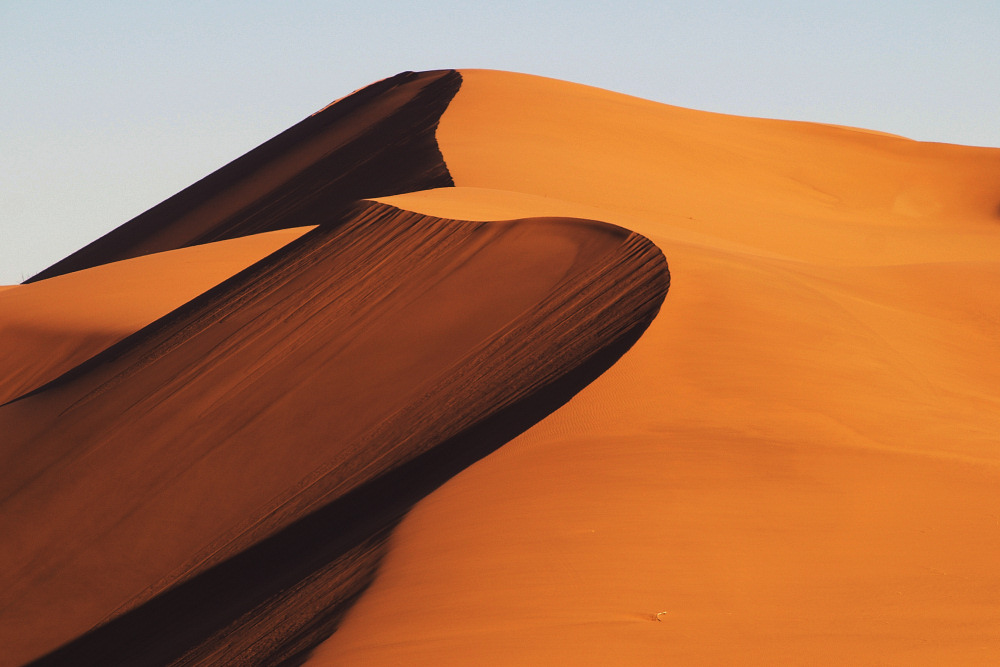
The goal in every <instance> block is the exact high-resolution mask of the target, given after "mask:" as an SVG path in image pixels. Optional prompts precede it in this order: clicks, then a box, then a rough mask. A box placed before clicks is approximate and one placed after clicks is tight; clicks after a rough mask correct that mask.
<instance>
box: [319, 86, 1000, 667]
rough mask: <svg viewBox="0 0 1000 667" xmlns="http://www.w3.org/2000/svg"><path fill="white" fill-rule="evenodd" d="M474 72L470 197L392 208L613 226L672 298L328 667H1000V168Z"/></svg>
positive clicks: (407, 547)
mask: <svg viewBox="0 0 1000 667" xmlns="http://www.w3.org/2000/svg"><path fill="white" fill-rule="evenodd" d="M462 76H463V83H462V88H461V89H460V91H459V93H458V94H457V95H456V97H455V99H454V100H453V102H452V103H451V105H450V106H449V107H448V109H447V111H446V112H445V113H444V115H443V117H442V120H441V123H440V126H439V130H438V140H439V145H440V147H441V151H442V154H443V156H444V159H445V162H446V163H447V165H448V168H449V171H450V173H451V174H452V177H453V178H454V180H455V184H456V186H458V187H456V188H449V189H439V190H433V191H428V192H423V193H414V194H412V195H403V196H398V197H391V198H388V199H385V200H383V201H386V202H389V203H392V204H393V205H395V206H400V207H403V208H408V209H412V210H417V211H421V212H425V213H429V214H433V215H442V216H452V217H457V218H463V219H497V218H509V217H519V216H523V215H527V214H533V215H573V216H581V217H588V218H597V219H602V220H607V221H609V222H613V223H615V224H618V225H621V226H623V227H626V228H629V229H633V230H635V231H638V232H640V233H642V234H643V235H645V236H646V237H648V238H650V239H651V240H653V241H654V242H655V243H656V244H657V245H658V246H659V247H660V248H661V249H662V250H663V251H664V253H665V254H666V256H667V258H668V261H669V262H670V266H671V273H672V275H673V286H672V289H671V292H670V295H669V296H668V297H667V299H666V301H665V303H664V306H663V309H662V311H661V313H660V315H659V316H658V318H657V319H656V320H655V321H654V322H653V324H652V326H651V327H650V328H649V329H648V331H647V332H646V333H645V335H644V336H643V337H642V338H641V339H640V340H639V342H638V343H637V344H636V346H635V347H634V348H633V349H632V350H630V351H629V352H628V353H627V354H626V355H625V356H624V357H623V359H622V360H621V361H620V362H619V363H618V364H616V365H615V366H613V367H612V368H611V369H610V370H609V371H608V372H607V373H605V374H604V375H602V376H601V377H600V378H598V379H597V380H596V381H595V382H594V383H593V384H591V385H590V386H588V387H587V388H586V389H584V390H583V391H582V392H581V393H580V394H578V395H577V396H576V397H575V398H574V399H573V400H572V401H571V402H570V403H569V404H567V405H566V406H564V407H563V408H562V409H560V410H558V411H557V412H555V413H554V414H552V415H550V416H549V417H548V418H547V419H545V420H544V421H543V422H541V423H539V424H538V425H536V426H535V427H534V428H532V429H530V430H529V431H527V432H526V433H524V434H523V435H522V436H520V437H518V438H516V439H515V440H514V441H512V442H511V443H509V444H508V445H506V446H505V447H503V448H502V449H501V450H499V451H497V452H496V453H494V454H493V455H491V456H490V457H488V458H487V459H485V460H483V461H481V462H480V463H478V464H476V465H474V466H472V467H471V468H469V469H468V470H466V471H464V472H463V473H461V474H459V475H458V476H456V477H455V478H454V479H452V480H451V481H450V482H449V483H448V484H447V485H445V486H444V487H443V488H442V489H440V490H439V491H437V492H436V493H434V494H432V495H431V496H430V497H428V498H427V499H426V500H425V501H423V502H421V503H420V504H419V505H418V506H417V507H416V508H415V509H414V511H413V512H411V513H410V514H409V515H408V516H407V518H406V519H405V520H404V521H403V522H402V524H401V526H400V527H399V529H398V530H397V531H396V532H395V533H394V535H393V538H392V542H391V549H390V552H389V555H388V557H387V559H386V561H385V562H384V563H383V565H382V567H381V569H380V571H379V574H378V576H377V578H376V579H375V581H374V583H373V584H372V586H371V588H370V589H369V590H368V591H367V592H366V593H365V595H364V596H363V597H362V598H361V600H360V601H359V603H358V604H357V605H356V606H355V607H354V608H353V609H352V611H351V612H350V613H349V615H348V617H347V619H346V621H345V622H344V624H343V625H342V626H341V627H340V629H339V630H338V632H337V633H336V634H335V635H334V636H333V637H332V638H331V639H330V640H329V641H328V642H327V643H326V644H324V645H323V646H322V647H321V648H320V649H319V650H318V651H317V652H316V653H315V654H314V658H313V660H312V662H310V663H309V664H315V665H325V664H330V665H333V664H337V665H354V664H356V665H389V664H404V663H405V664H434V665H443V664H454V665H460V664H490V665H493V664H509V665H514V664H517V665H524V664H576V665H580V664H587V665H607V664H873V665H875V664H877V665H887V664H896V665H913V664H930V665H940V664H963V665H986V664H996V663H997V662H1000V568H998V567H997V565H996V563H997V560H998V556H1000V346H998V334H1000V150H996V149H980V148H969V147H960V146H950V145H941V144H925V143H918V142H913V141H909V140H906V139H903V138H898V137H892V136H884V135H878V134H872V133H867V132H862V131H856V130H851V129H847V128H837V127H831V126H822V125H812V124H805V123H790V122H780V121H770V120H758V119H747V118H737V117H727V116H721V115H714V114H708V113H703V112H696V111H689V110H685V109H679V108H673V107H668V106H664V105H659V104H654V103H651V102H646V101H643V100H639V99H634V98H629V97H625V96H622V95H617V94H613V93H608V92H605V91H601V90H596V89H592V88H586V87H583V86H577V85H573V84H567V83H563V82H558V81H552V80H547V79H541V78H536V77H529V76H524V75H515V74H506V73H499V72H488V71H463V72H462ZM661 612H662V613H661Z"/></svg>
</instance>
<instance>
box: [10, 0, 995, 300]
mask: <svg viewBox="0 0 1000 667" xmlns="http://www.w3.org/2000/svg"><path fill="white" fill-rule="evenodd" d="M448 67H456V68H462V67H484V68H491V69H507V70H514V71H520V72H530V73H533V74H541V75H544V76H551V77H556V78H560V79H567V80H570V81H577V82H580V83H587V84H590V85H595V86H600V87H602V88H609V89H612V90H617V91H621V92H624V93H629V94H632V95H638V96H640V97H645V98H648V99H652V100H657V101H660V102H666V103H669V104H676V105H680V106H686V107H692V108H697V109H706V110H710V111H719V112H725V113H734V114H742V115H751V116H766V117H773V118H788V119H797V120H814V121H822V122H830V123H839V124H844V125H855V126H860V127H867V128H872V129H878V130H883V131H887V132H893V133H896V134H902V135H905V136H909V137H911V138H914V139H920V140H924V141H946V142H952V143H964V144H975V145H988V146H1000V114H998V110H1000V0H955V1H953V2H944V1H943V0H942V1H940V2H926V1H924V2H921V1H919V0H910V1H903V0H882V1H877V0H869V1H867V2H856V1H853V0H840V1H839V2H825V1H821V0H820V1H817V0H802V1H800V2H790V1H785V2H783V1H780V0H759V1H757V2H737V1H731V2H722V1H719V0H714V1H713V0H702V1H694V0H692V1H690V2H670V1H666V2H637V1H632V2H629V1H623V0H619V1H618V2H596V1H577V2H522V1H520V0H508V1H506V2H499V1H497V0H494V1H492V2H474V1H469V0H465V1H463V2H453V1H451V0H445V1H440V2H435V3H416V2H414V3H404V2H386V1H384V0H370V1H367V2H349V3H348V2H317V1H305V2H296V1H295V0H287V1H286V2H254V1H252V0H244V1H239V2H235V1H224V2H212V1H211V0H201V1H200V2H186V1H181V0H175V1H174V2H162V3H153V2H134V1H133V2H113V1H105V2H102V1H100V0H89V1H79V2H73V1H58V0H0V91H2V96H0V155H2V159H0V284H2V283H14V282H20V280H21V279H22V277H27V276H29V275H31V274H33V273H35V272H37V271H39V270H41V269H43V268H45V267H46V266H48V265H49V264H51V263H52V262H54V261H56V260H57V259H59V258H61V257H63V256H65V255H67V254H69V253H70V252H72V251H73V250H76V249H77V248H79V247H80V246H82V245H84V244H86V243H87V242H89V241H91V240H93V239H95V238H97V237H98V236H100V235H101V234H103V233H105V232H107V231H108V230H110V229H112V228H114V227H116V226H118V225H119V224H121V223H123V222H125V221H126V220H128V219H129V218H131V217H133V216H135V215H137V214H139V213H141V212H142V211H144V210H146V209H148V208H149V207H151V206H153V205H155V204H156V203H158V202H160V201H161V200H163V199H165V198H166V197H168V196H170V195H171V194H173V193H174V192H176V191H178V190H180V189H181V188H183V187H185V186H187V185H189V184H191V183H192V182H194V181H195V180H197V179H199V178H201V177H202V176H204V175H205V174H207V173H209V172H211V171H213V170H214V169H216V168H218V167H220V166H222V165H223V164H225V163H226V162H228V161H230V160H232V159H234V158H236V157H238V156H240V155H242V154H243V153H245V152H246V151H247V150H249V149H251V148H253V147H254V146H256V145H257V144H259V143H261V142H262V141H264V140H266V139H268V138H269V137H271V136H274V135H275V134H277V133H278V132H280V131H282V130H284V129H285V128H287V127H288V126H290V125H292V124H293V123H295V122H297V121H298V120H300V119H301V118H303V117H304V116H306V115H308V114H309V113H312V112H313V111H315V110H316V109H318V108H320V107H322V106H324V105H325V104H327V103H328V102H329V101H330V100H332V99H335V98H337V97H341V96H343V95H344V94H346V93H348V92H350V91H351V90H354V89H356V88H359V87H361V86H363V85H365V84H367V83H370V82H372V81H374V80H377V79H380V78H383V77H386V76H389V75H392V74H395V73H397V72H400V71H402V70H407V69H410V70H423V69H438V68H448ZM998 188H1000V184H998Z"/></svg>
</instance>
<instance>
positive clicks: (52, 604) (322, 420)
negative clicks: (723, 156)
mask: <svg viewBox="0 0 1000 667" xmlns="http://www.w3.org/2000/svg"><path fill="white" fill-rule="evenodd" d="M668 280H669V278H668V274H667V270H666V264H665V262H664V259H663V256H662V254H661V253H660V252H659V251H658V250H657V249H656V247H655V246H653V245H652V244H651V243H649V242H648V241H646V240H645V239H643V238H642V237H641V236H639V235H637V234H633V233H631V232H628V231H626V230H622V229H620V228H617V227H613V226H610V225H607V224H604V223H600V222H593V221H585V220H575V219H574V220H569V219H564V218H534V219H527V220H518V221H510V222H493V223H481V222H460V221H454V220H446V219H440V218H433V217H427V216H424V215H420V214H415V213H409V212H405V211H400V210H399V209H396V208H393V207H390V206H386V205H384V204H376V203H363V204H360V205H358V206H357V207H356V208H354V209H352V210H351V211H350V212H349V213H347V214H345V215H344V216H343V217H342V218H340V219H336V220H332V221H330V223H329V224H325V225H321V226H320V227H318V228H316V229H314V230H312V231H310V232H308V233H306V234H305V235H303V236H301V237H300V238H298V239H297V240H295V241H293V242H291V243H290V244H288V245H286V246H285V247H283V248H282V249H280V250H278V251H277V252H275V253H273V254H271V255H270V256H268V257H266V258H265V259H263V260H261V261H260V262H258V263H257V264H255V265H253V266H252V267H250V268H248V269H246V270H244V271H242V272H240V273H238V274H236V275H235V276H233V277H232V278H230V279H228V280H226V281H224V282H223V283H221V284H220V285H218V286H217V287H215V288H213V289H211V290H209V291H208V292H206V293H204V294H202V295H201V296H199V297H197V298H195V299H194V300H192V301H191V302H189V303H188V304H186V305H185V306H183V307H181V308H179V309H177V310H175V311H173V312H172V313H170V314H169V315H167V316H165V317H164V318H161V319H159V320H157V321H156V322H153V323H152V324H150V325H148V326H146V327H144V328H143V329H141V330H140V331H138V332H137V333H135V334H133V335H131V336H129V337H127V338H125V339H124V340H122V341H121V342H119V343H117V344H116V345H114V346H113V347H111V348H109V350H107V351H105V352H104V353H101V354H100V355H98V356H96V357H94V358H93V359H91V360H90V361H88V362H86V363H85V364H82V365H81V366H79V367H77V368H75V369H73V370H72V371H70V372H68V373H66V374H65V375H63V376H61V377H60V378H57V379H56V380H54V381H52V382H50V383H48V384H47V385H45V386H43V387H41V388H40V389H39V390H37V391H35V392H34V393H32V394H30V395H28V396H27V397H24V398H22V399H20V400H17V401H15V402H12V403H8V404H7V405H5V406H3V407H2V408H0V432H3V433H5V434H6V438H5V440H4V441H3V444H2V449H0V469H3V470H4V474H3V475H2V477H0V534H3V535H4V536H5V539H4V540H3V542H2V544H0V565H2V567H0V590H3V591H4V597H3V605H2V607H0V633H2V635H0V645H2V646H4V651H3V655H2V656H0V663H2V664H5V665H6V664H9V665H16V664H21V663H23V662H24V661H26V660H29V659H32V658H39V656H43V654H46V653H47V652H51V651H53V649H56V648H57V647H59V646H60V645H62V644H66V645H65V646H63V647H62V648H60V649H59V650H56V651H55V652H52V653H48V655H45V656H44V657H41V658H40V659H39V661H38V662H37V664H45V665H108V664H168V663H173V662H175V661H178V664H181V663H182V664H213V665H223V664H224V665H231V664H276V663H278V662H280V661H281V660H285V659H294V658H295V656H297V655H300V654H301V653H302V652H303V651H307V650H308V649H310V648H311V647H312V646H313V645H315V644H316V643H317V642H318V641H320V640H321V639H323V638H324V637H326V636H328V635H329V633H330V632H331V631H332V629H333V627H334V625H335V623H336V622H337V619H338V618H339V615H340V614H341V613H342V611H343V609H344V608H345V607H346V605H347V604H348V603H349V602H350V601H351V600H352V599H353V598H354V596H355V595H356V594H357V593H358V591H359V590H361V589H362V588H363V587H364V586H365V585H366V584H367V582H368V580H369V579H370V576H371V574H372V572H373V569H374V567H375V565H376V563H377V561H378V558H379V555H380V553H381V550H380V548H381V544H382V543H383V541H384V537H385V533H386V531H387V530H388V529H389V528H390V527H391V526H392V525H393V523H394V522H395V521H396V520H397V519H398V517H399V516H400V515H401V514H402V513H403V512H405V511H406V509H407V508H408V506H409V505H410V504H412V503H413V502H415V501H416V500H417V499H419V498H420V497H422V496H423V495H426V493H428V492H430V491H431V490H432V489H433V488H434V486H436V485H437V484H439V483H441V482H442V481H444V480H445V479H447V478H448V477H449V476H451V475H452V474H454V473H455V472H457V470H458V469H461V467H463V466H464V465H467V464H468V463H470V462H471V461H472V460H475V459H476V458H478V457H479V456H482V455H483V454H485V453H486V452H488V451H489V450H491V449H493V448H495V447H498V446H499V445H501V444H503V442H505V441H506V440H507V439H509V438H510V437H513V436H514V435H515V434H516V433H517V432H518V431H519V430H523V428H526V427H527V426H528V425H530V424H531V423H533V422H534V421H537V419H539V418H540V417H542V416H543V415H544V414H545V413H547V412H548V411H551V410H552V409H554V408H555V407H556V406H557V405H558V404H560V403H561V402H564V401H565V400H566V398H568V397H569V396H570V395H572V393H574V392H575V391H577V390H579V388H580V387H581V386H582V385H583V384H585V383H586V382H588V381H589V380H591V379H592V378H593V376H595V375H596V374H597V373H599V372H601V371H602V370H604V368H606V367H607V366H608V365H609V364H610V363H612V362H613V361H614V359H615V358H617V356H619V355H620V354H621V353H622V351H623V350H624V348H625V347H627V346H629V345H630V344H631V343H632V342H633V341H634V340H635V339H636V337H637V336H638V335H639V333H640V332H641V331H642V330H643V329H644V328H645V327H646V326H647V325H648V324H649V322H650V321H651V320H652V318H653V316H654V315H655V313H656V311H657V309H658V308H659V305H660V303H661V301H662V299H663V296H664V294H665V293H666V289H667V286H668ZM92 628H94V629H93V630H92V631H91V632H90V633H89V634H84V633H87V631H88V630H91V629H92ZM67 642H68V643H67Z"/></svg>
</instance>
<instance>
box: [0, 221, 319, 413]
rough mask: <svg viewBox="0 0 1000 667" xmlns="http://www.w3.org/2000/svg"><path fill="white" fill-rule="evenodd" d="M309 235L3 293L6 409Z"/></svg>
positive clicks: (138, 262) (0, 374) (172, 255)
mask: <svg viewBox="0 0 1000 667" xmlns="http://www.w3.org/2000/svg"><path fill="white" fill-rule="evenodd" d="M308 229H309V228H308V227H303V228H298V229H284V230H279V231H276V232H267V233H264V234H257V235H255V236H250V237H242V238H238V239H232V240H229V241H220V242H217V243H211V244H208V245H203V246H195V247H192V248H182V249H179V250H172V251H167V252H162V253H156V254H152V255H145V256H143V257H138V258H134V259H128V260H122V261H120V262H112V263H111V264H102V265H100V266H96V267H93V268H90V269H85V270H82V271H76V272H74V273H68V274H64V275H60V276H55V277H53V278H49V279H48V280H42V281H39V282H36V283H29V284H25V285H10V286H5V288H0V404H3V403H5V402H7V401H9V400H11V399H14V398H16V397H18V396H20V395H22V394H24V393H26V392H29V391H31V390H33V389H36V388H38V387H39V386H41V385H42V384H44V383H45V382H48V381H49V380H52V379H54V378H56V377H58V376H59V375H61V374H62V373H64V372H66V371H68V370H69V369H71V368H73V367H74V366H76V365H77V364H79V363H80V362H82V361H85V360H86V359H88V358H90V357H92V356H93V355H95V354H97V353H98V352H100V351H101V350H103V349H105V348H107V347H108V346H110V345H112V344H113V343H115V342H117V341H119V340H121V339H122V338H124V337H125V336H127V335H129V334H131V333H133V332H135V331H138V330H139V329H141V328H142V327H144V326H146V325H147V324H149V323H150V322H152V321H153V320H155V319H157V318H159V317H162V316H163V315H166V314H167V313H169V312H170V311H172V310H174V309H175V308H177V307H178V306H180V305H182V304H184V303H187V302H188V301H190V300H191V299H193V298H194V297H196V296H198V295H199V294H201V293H202V292H204V291H205V290H207V289H209V288H210V287H213V286H215V285H216V284H218V283H219V282H221V281H222V280H225V279H226V278H228V277H230V276H231V275H233V274H234V273H236V272H238V271H241V270H243V269H245V268H246V267H248V266H250V265H251V264H253V263H254V262H256V261H258V260H260V259H262V258H263V257H266V256H267V255H269V254H271V253H272V252H274V251H275V250H277V249H278V248H280V247H281V246H283V245H285V244H287V243H289V242H290V241H292V240H294V239H296V238H298V237H299V236H301V235H302V234H303V233H305V232H306V231H308Z"/></svg>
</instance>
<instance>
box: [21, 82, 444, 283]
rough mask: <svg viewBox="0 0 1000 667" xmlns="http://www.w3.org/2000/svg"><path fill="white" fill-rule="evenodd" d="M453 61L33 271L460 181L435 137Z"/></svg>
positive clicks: (222, 235)
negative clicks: (447, 67)
mask: <svg viewBox="0 0 1000 667" xmlns="http://www.w3.org/2000/svg"><path fill="white" fill-rule="evenodd" d="M460 82H461V77H460V76H459V74H458V73H457V72H455V71H453V70H442V71H438V72H421V73H414V72H403V73H401V74H397V75H396V76H393V77H390V78H388V79H384V80H382V81H379V82H377V83H373V84H372V85H370V86H368V87H366V88H363V89H361V90H359V91H357V92H355V93H353V94H352V95H349V96H348V97H346V98H343V99H341V100H338V101H337V102H335V103H333V104H330V105H329V106H327V107H325V108H324V109H321V110H320V111H317V112H316V113H314V114H313V115H311V116H309V117H308V118H306V119H304V120H302V121H301V122H299V123H297V124H296V125H293V126H292V127H290V128H289V129H287V130H285V131H284V132H282V133H281V134H279V135H278V136H276V137H274V138H273V139H270V140H269V141H267V142H265V143H263V144H261V145H260V146H258V147H257V148H255V149H254V150H252V151H250V152H249V153H247V154H246V155H244V156H242V157H240V158H238V159H236V160H234V161H233V162H231V163H229V164H228V165H226V166H225V167H222V168H221V169H219V170H218V171H216V172H214V173H212V174H210V175H208V176H206V177H205V178H203V179H202V180H200V181H198V182H197V183H195V184H194V185H191V186H190V187H188V188H186V189H184V190H182V191H181V192H179V193H177V194H176V195H174V196H173V197H171V198H170V199H167V200H166V201H164V202H162V203H160V204H158V205H157V206H154V207H153V208H151V209H150V210H148V211H146V212H145V213H143V214H141V215H139V216H137V217H136V218H134V219H132V220H130V221H128V222H127V223H125V224H123V225H121V226H120V227H118V228H116V229H114V230H112V231H111V232H109V233H107V234H106V235H104V236H102V237H101V238H99V239H97V240H96V241H94V242H93V243H91V244H89V245H87V246H85V247H83V248H81V249H80V250H78V251H77V252H75V253H73V254H72V255H70V256H68V257H66V258H64V259H62V260H60V261H59V262H56V263H55V264H53V265H52V266H50V267H49V268H47V269H45V270H44V271H42V272H40V273H39V274H38V275H36V276H33V277H32V278H31V279H29V280H28V282H34V281H38V280H43V279H45V278H51V277H52V276H56V275H60V274H63V273H67V272H70V271H78V270H80V269H84V268H87V267H91V266H96V265H99V264H106V263H108V262H112V261H116V260H120V259H126V258H129V257H137V256H139V255H145V254H149V253H154V252H162V251H164V250H173V249H175V248H181V247H184V246H190V245H196V244H200V243H208V242H211V241H219V240H222V239H230V238H235V237H239V236H248V235H251V234H256V233H260V232H266V231H272V230H276V229H284V228H288V227H302V226H308V225H315V224H318V223H319V222H321V221H325V220H329V219H330V216H331V215H336V214H337V213H338V211H340V210H343V209H345V208H347V207H349V206H351V205H352V204H353V202H354V201H356V200H358V199H361V198H364V197H377V196H381V195H390V194H396V193H400V192H409V191H411V190H420V189H424V188H433V187H443V186H446V185H451V184H452V183H451V179H450V177H449V176H448V171H447V169H446V168H445V166H444V163H443V162H442V161H441V155H440V153H439V152H438V150H437V145H436V143H435V141H434V128H435V127H436V124H437V120H438V118H439V117H440V116H441V112H443V111H444V109H445V107H447V105H448V101H449V100H450V99H451V97H452V96H453V95H454V94H455V92H456V91H457V90H458V87H459V85H460Z"/></svg>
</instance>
